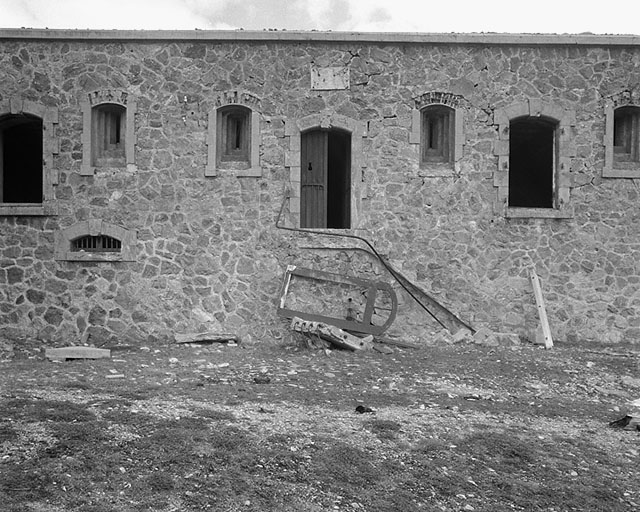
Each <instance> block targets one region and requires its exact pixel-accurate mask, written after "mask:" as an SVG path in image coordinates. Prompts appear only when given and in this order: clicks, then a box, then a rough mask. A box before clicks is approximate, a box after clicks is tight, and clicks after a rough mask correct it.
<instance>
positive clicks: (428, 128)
mask: <svg viewBox="0 0 640 512" xmlns="http://www.w3.org/2000/svg"><path fill="white" fill-rule="evenodd" d="M421 133H422V140H421V141H420V143H421V144H420V145H421V148H422V151H421V158H420V160H421V162H422V163H423V164H424V163H429V162H451V161H452V160H453V142H454V136H455V110H454V109H452V108H451V107H447V106H445V105H430V106H428V107H425V108H424V109H423V110H422V130H421Z"/></svg>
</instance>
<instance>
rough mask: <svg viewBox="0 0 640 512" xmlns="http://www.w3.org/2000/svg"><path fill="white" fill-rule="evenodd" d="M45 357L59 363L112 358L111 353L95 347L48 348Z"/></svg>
mask: <svg viewBox="0 0 640 512" xmlns="http://www.w3.org/2000/svg"><path fill="white" fill-rule="evenodd" d="M44 356H45V357H46V358H47V359H52V360H58V361H60V360H64V359H103V358H110V357H111V351H110V350H107V349H105V348H94V347H61V348H47V349H45V351H44Z"/></svg>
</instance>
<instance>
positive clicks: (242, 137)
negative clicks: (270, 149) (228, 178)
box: [217, 105, 251, 164]
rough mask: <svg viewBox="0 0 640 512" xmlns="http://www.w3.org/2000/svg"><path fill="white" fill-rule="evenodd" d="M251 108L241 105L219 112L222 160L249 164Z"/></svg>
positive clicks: (219, 143)
mask: <svg viewBox="0 0 640 512" xmlns="http://www.w3.org/2000/svg"><path fill="white" fill-rule="evenodd" d="M250 135H251V110H250V109H248V108H246V107H242V106H239V105H232V106H227V107H223V108H221V109H220V110H219V112H218V143H217V144H218V151H219V159H220V161H221V162H245V163H246V164H249V155H250Z"/></svg>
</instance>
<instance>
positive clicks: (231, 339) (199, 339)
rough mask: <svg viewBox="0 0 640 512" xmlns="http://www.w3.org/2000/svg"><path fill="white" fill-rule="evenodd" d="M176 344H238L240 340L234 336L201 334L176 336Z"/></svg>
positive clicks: (211, 333)
mask: <svg viewBox="0 0 640 512" xmlns="http://www.w3.org/2000/svg"><path fill="white" fill-rule="evenodd" d="M176 343H240V338H238V336H237V335H235V334H226V333H223V334H219V333H213V332H202V333H198V334H193V333H187V334H176Z"/></svg>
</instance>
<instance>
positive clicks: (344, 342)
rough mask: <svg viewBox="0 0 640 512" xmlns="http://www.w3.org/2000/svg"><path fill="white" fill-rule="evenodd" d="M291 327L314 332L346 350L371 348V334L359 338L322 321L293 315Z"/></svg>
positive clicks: (299, 330) (305, 332)
mask: <svg viewBox="0 0 640 512" xmlns="http://www.w3.org/2000/svg"><path fill="white" fill-rule="evenodd" d="M291 329H292V330H294V331H297V332H301V333H304V334H315V335H317V336H319V337H320V338H322V339H323V340H326V341H329V342H331V343H333V344H334V345H335V346H337V347H339V348H342V349H348V350H371V348H372V347H373V336H372V335H369V336H367V337H365V338H359V337H358V336H354V335H352V334H349V333H348V332H345V331H343V330H342V329H340V328H338V327H335V326H333V325H328V324H325V323H322V322H313V321H309V320H303V319H302V318H298V317H294V318H293V319H292V320H291Z"/></svg>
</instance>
